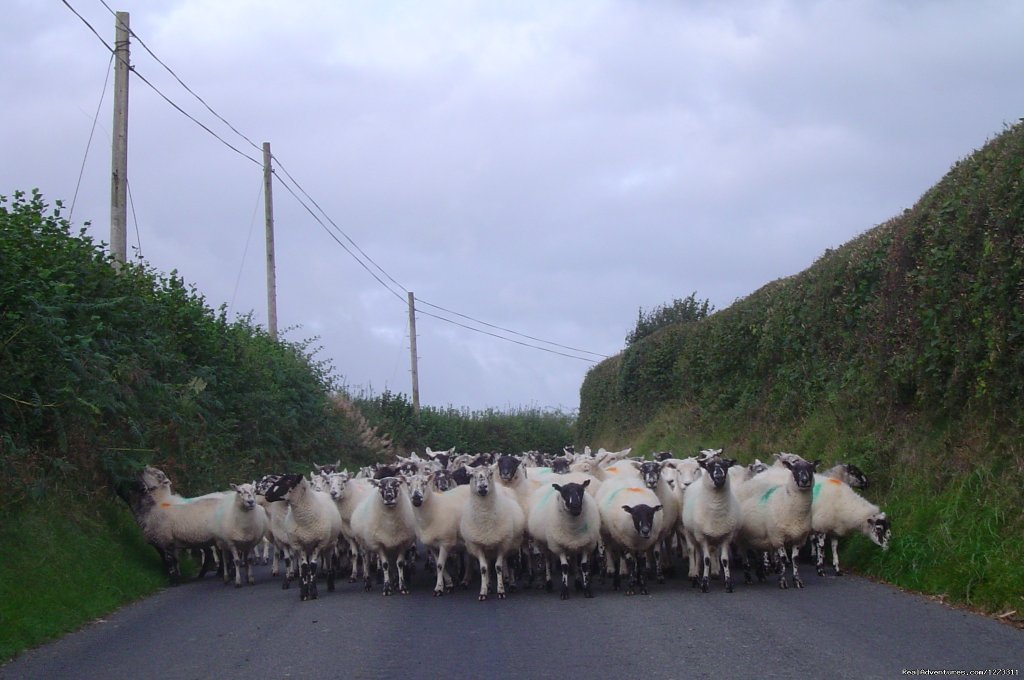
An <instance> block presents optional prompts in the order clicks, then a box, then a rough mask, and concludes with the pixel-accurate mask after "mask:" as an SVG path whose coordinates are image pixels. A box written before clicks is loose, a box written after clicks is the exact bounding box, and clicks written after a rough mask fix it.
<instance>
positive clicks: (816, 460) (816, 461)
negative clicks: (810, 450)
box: [811, 458, 821, 470]
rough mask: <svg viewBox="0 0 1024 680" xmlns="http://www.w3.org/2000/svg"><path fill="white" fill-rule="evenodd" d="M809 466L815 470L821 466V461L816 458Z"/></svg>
mask: <svg viewBox="0 0 1024 680" xmlns="http://www.w3.org/2000/svg"><path fill="white" fill-rule="evenodd" d="M811 465H813V466H814V469H815V470H817V469H818V466H820V465H821V459H820V458H816V459H814V460H812V461H811Z"/></svg>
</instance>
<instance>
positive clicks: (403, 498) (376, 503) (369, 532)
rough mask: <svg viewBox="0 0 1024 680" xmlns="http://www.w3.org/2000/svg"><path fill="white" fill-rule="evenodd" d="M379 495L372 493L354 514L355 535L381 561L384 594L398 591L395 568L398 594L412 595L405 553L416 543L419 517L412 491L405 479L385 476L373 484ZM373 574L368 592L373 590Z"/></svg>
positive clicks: (367, 580) (368, 585)
mask: <svg viewBox="0 0 1024 680" xmlns="http://www.w3.org/2000/svg"><path fill="white" fill-rule="evenodd" d="M370 483H371V484H373V486H375V487H377V491H378V493H371V494H369V495H367V497H366V498H364V499H363V500H362V502H361V503H360V504H359V507H357V508H356V509H355V512H353V513H352V532H353V533H354V534H355V536H356V540H357V541H359V544H360V547H361V548H362V549H363V550H364V551H366V552H372V553H375V554H376V555H377V557H378V558H379V560H380V565H381V568H382V569H383V571H384V595H391V594H392V593H393V592H394V591H393V588H392V585H391V565H392V564H394V565H395V568H396V571H397V572H398V592H399V593H401V594H402V595H407V594H408V593H409V588H408V587H407V586H406V583H405V552H406V550H408V549H409V548H411V547H412V546H413V545H415V543H416V518H415V517H414V516H413V512H412V504H411V503H410V502H409V492H408V491H406V489H405V479H404V478H403V477H385V478H384V479H379V480H377V479H375V480H371V482H370ZM372 587H373V586H372V583H371V581H370V577H369V572H367V577H366V590H367V591H369V590H370V589H371V588H372Z"/></svg>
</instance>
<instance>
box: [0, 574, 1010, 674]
mask: <svg viewBox="0 0 1024 680" xmlns="http://www.w3.org/2000/svg"><path fill="white" fill-rule="evenodd" d="M802 575H803V576H804V577H805V580H806V582H807V587H806V588H805V589H803V590H786V591H782V590H779V589H778V588H777V586H776V584H775V583H774V581H769V582H768V583H763V584H756V585H751V586H747V585H744V584H743V583H742V582H741V583H738V584H737V586H736V592H735V593H732V594H727V593H725V592H724V590H723V588H722V584H721V583H720V582H712V589H711V592H710V593H707V594H703V593H700V592H699V591H696V590H691V589H690V587H689V582H688V581H686V580H685V579H676V580H670V581H669V582H667V583H666V584H664V585H658V584H656V583H652V584H651V585H650V591H651V593H650V595H636V596H632V597H627V596H625V595H623V594H622V593H621V592H614V591H612V589H611V584H610V581H609V583H607V584H605V585H601V584H596V585H595V597H594V598H593V599H589V600H588V599H584V598H583V597H582V596H581V595H580V594H578V593H575V592H574V593H573V596H572V598H571V599H570V600H568V601H564V602H563V601H561V600H559V598H558V594H557V588H556V592H555V593H553V594H549V593H546V592H544V591H541V590H520V591H518V592H516V593H513V594H511V595H510V596H509V598H508V599H507V600H503V601H499V600H497V599H494V598H493V596H492V598H491V599H490V600H488V601H486V602H477V600H476V586H473V587H472V588H471V589H470V590H468V591H463V590H459V591H456V592H455V593H453V594H451V595H448V596H445V597H442V598H434V597H432V594H431V588H432V578H431V579H430V582H429V583H428V580H427V578H426V576H425V575H424V574H422V573H418V574H416V576H415V577H414V581H413V592H412V594H410V595H407V596H399V595H395V596H392V597H387V598H386V597H383V596H382V595H381V594H380V592H379V591H378V590H375V591H374V592H373V593H364V592H363V591H362V588H361V586H360V585H359V584H349V583H347V582H343V583H341V584H340V585H339V588H338V590H337V591H336V592H333V593H328V592H326V586H324V585H323V584H321V586H320V599H318V600H315V601H309V602H300V601H299V592H298V588H297V586H293V587H292V589H290V590H281V588H280V582H279V581H277V580H273V579H271V578H270V575H269V569H267V568H266V567H261V568H260V569H259V573H258V575H257V584H256V585H255V586H252V587H245V588H243V589H240V590H236V589H235V588H234V587H231V586H227V587H226V586H223V585H221V583H220V582H219V581H218V580H216V579H213V578H209V577H207V578H206V579H204V580H203V581H197V582H193V583H189V584H186V585H182V586H179V587H177V588H168V589H166V590H164V591H162V592H160V593H158V594H157V595H155V596H153V597H150V598H148V599H146V600H144V601H141V602H138V603H136V604H133V605H130V606H128V607H125V608H123V609H121V610H120V611H118V612H116V613H114V614H112V615H110V616H109V617H107V618H105V619H103V620H101V621H97V622H94V623H92V624H90V625H88V626H87V627H85V628H84V629H83V630H81V631H79V632H77V633H74V634H71V635H68V636H67V637H65V638H63V639H61V640H59V641H57V642H54V643H52V644H48V645H45V646H43V647H40V648H37V649H34V650H31V651H29V652H26V653H25V654H23V655H21V656H19V657H18V658H16V659H15V660H13V661H12V662H10V663H8V664H7V665H5V666H3V667H0V678H4V679H8V678H10V679H14V678H19V679H20V678H46V679H52V678H116V679H123V680H135V679H137V678H159V679H160V680H179V679H180V680H184V679H193V678H194V679H204V680H206V679H209V678H215V679H218V680H224V679H231V678H246V679H250V680H256V679H261V678H401V679H402V680H415V679H418V678H449V679H458V678H487V679H489V680H495V679H500V678H516V680H526V679H529V678H566V679H567V680H568V679H570V678H572V679H576V678H579V679H581V680H583V679H586V680H599V679H601V678H614V679H616V680H623V679H626V678H645V679H646V678H650V679H659V678H703V677H707V678H717V679H721V678H807V677H820V678H895V677H908V676H905V675H904V674H903V671H904V670H916V669H929V670H965V671H967V670H972V671H973V670H989V669H993V670H995V669H1003V670H1007V669H1009V670H1015V671H1016V674H1017V676H1018V677H1019V676H1020V675H1021V674H1022V673H1024V631H1020V630H1017V629H1015V628H1012V627H1010V626H1006V625H1003V624H1001V623H999V622H997V621H994V620H992V619H988V618H984V617H981V616H977V615H975V614H971V613H967V612H963V611H959V610H956V609H952V608H949V607H946V606H944V605H942V604H939V603H937V602H933V601H930V600H928V599H926V598H923V597H919V596H915V595H909V594H906V593H903V592H900V591H899V590H896V589H895V588H891V587H888V586H884V585H878V584H875V583H871V582H869V581H867V580H864V579H861V578H856V577H850V576H843V577H840V578H835V577H825V578H819V577H818V576H816V575H815V574H814V569H813V567H806V568H805V569H804V570H803V571H802ZM741 578H742V577H741ZM909 677H912V676H909Z"/></svg>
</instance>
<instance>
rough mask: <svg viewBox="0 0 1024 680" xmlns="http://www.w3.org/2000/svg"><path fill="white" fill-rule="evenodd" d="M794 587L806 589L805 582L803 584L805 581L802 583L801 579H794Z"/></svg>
mask: <svg viewBox="0 0 1024 680" xmlns="http://www.w3.org/2000/svg"><path fill="white" fill-rule="evenodd" d="M793 587H794V588H803V587H804V582H803V581H801V580H800V579H798V578H794V579H793Z"/></svg>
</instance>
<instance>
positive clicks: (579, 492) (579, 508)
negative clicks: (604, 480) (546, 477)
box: [551, 479, 590, 517]
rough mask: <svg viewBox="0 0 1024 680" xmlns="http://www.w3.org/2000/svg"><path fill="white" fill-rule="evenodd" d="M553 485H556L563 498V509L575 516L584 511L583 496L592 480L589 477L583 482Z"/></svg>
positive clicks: (554, 485) (556, 489) (560, 496)
mask: <svg viewBox="0 0 1024 680" xmlns="http://www.w3.org/2000/svg"><path fill="white" fill-rule="evenodd" d="M551 486H553V487H555V491H557V492H558V494H559V498H561V501H560V502H561V504H562V509H564V510H565V511H566V512H567V513H569V514H570V515H572V516H573V517H579V516H580V513H582V512H583V497H584V496H586V495H587V487H588V486H590V480H589V479H588V480H586V481H585V482H583V483H582V484H577V483H575V482H570V483H569V484H552V485H551Z"/></svg>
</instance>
